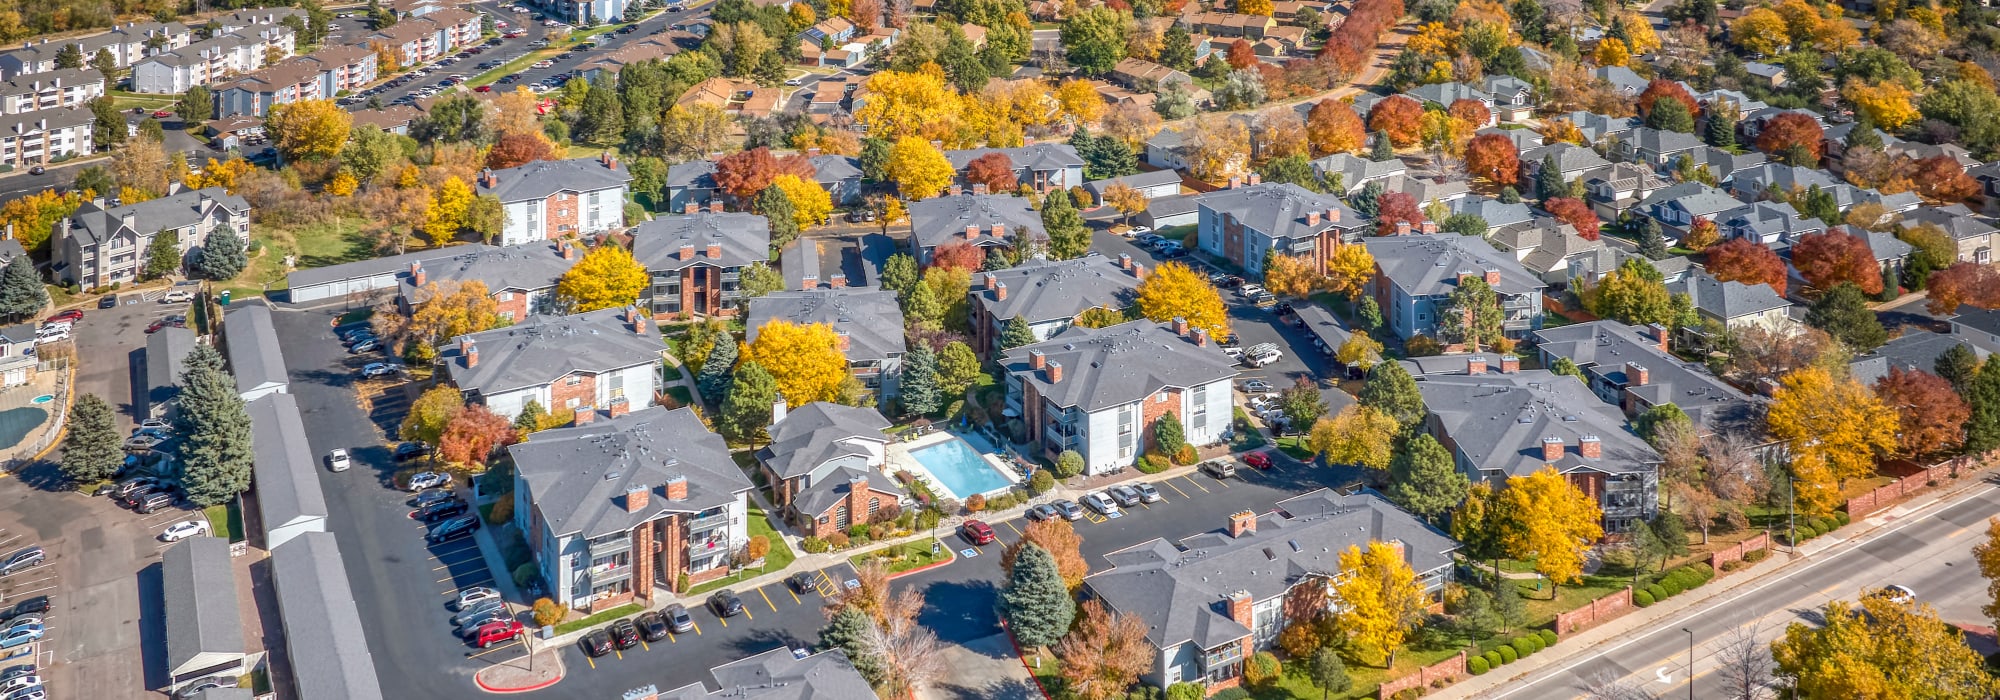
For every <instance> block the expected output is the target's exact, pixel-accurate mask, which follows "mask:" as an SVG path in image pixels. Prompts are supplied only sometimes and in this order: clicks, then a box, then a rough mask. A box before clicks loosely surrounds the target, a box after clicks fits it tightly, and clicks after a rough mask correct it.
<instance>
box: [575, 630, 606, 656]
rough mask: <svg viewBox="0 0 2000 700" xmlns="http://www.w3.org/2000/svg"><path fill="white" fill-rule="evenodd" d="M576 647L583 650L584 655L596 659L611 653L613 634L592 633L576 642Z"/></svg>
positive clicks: (602, 631)
mask: <svg viewBox="0 0 2000 700" xmlns="http://www.w3.org/2000/svg"><path fill="white" fill-rule="evenodd" d="M576 645H577V647H579V648H581V649H583V653H584V655H586V656H589V657H590V658H593V659H595V658H597V657H600V656H603V655H605V654H609V653H611V633H609V632H605V631H604V630H597V631H594V632H591V633H590V634H586V635H583V638H582V639H579V640H576Z"/></svg>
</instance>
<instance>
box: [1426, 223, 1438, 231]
mask: <svg viewBox="0 0 2000 700" xmlns="http://www.w3.org/2000/svg"><path fill="white" fill-rule="evenodd" d="M1423 231H1424V233H1437V232H1438V222H1435V221H1426V222H1424V228H1423Z"/></svg>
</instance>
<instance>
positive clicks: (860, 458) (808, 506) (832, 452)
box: [757, 401, 907, 537]
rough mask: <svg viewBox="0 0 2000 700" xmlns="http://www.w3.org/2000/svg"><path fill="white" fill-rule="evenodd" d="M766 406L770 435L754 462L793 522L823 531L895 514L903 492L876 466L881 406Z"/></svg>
mask: <svg viewBox="0 0 2000 700" xmlns="http://www.w3.org/2000/svg"><path fill="white" fill-rule="evenodd" d="M771 410H772V412H773V413H774V414H775V415H774V418H775V420H774V422H772V423H771V428H770V431H769V432H770V434H771V442H770V444H768V445H766V446H764V448H763V449H760V450H757V467H758V469H759V470H761V471H762V472H763V475H764V483H767V484H770V485H771V501H772V504H773V505H775V506H777V507H778V508H779V509H781V510H783V511H785V516H786V519H787V520H790V521H792V523H793V526H794V527H797V528H798V529H799V531H800V532H803V533H806V535H807V536H809V537H825V536H827V535H830V534H833V533H835V532H846V531H847V528H848V527H850V526H852V525H854V524H856V523H873V522H879V521H880V519H882V518H889V519H894V518H895V517H896V515H897V513H898V512H899V511H900V510H901V509H900V508H899V507H898V505H897V504H898V503H899V502H900V501H901V499H902V498H903V497H904V496H905V495H907V494H906V492H905V491H904V490H903V488H902V487H900V486H898V485H897V484H896V483H895V480H893V479H890V478H889V477H888V476H887V475H885V474H883V473H882V466H883V464H885V463H886V461H887V454H888V453H887V446H888V444H889V435H888V433H885V432H883V431H886V430H888V429H889V419H887V418H883V417H882V414H881V412H879V411H876V410H875V409H872V408H867V407H863V406H842V405H840V404H837V403H830V402H826V401H815V402H812V403H809V404H806V405H804V406H800V407H798V408H795V409H791V410H786V409H785V405H784V403H783V402H782V401H780V402H778V403H775V404H773V405H772V407H771Z"/></svg>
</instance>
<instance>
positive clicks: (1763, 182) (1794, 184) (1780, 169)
mask: <svg viewBox="0 0 2000 700" xmlns="http://www.w3.org/2000/svg"><path fill="white" fill-rule="evenodd" d="M1839 184H1841V182H1840V180H1839V179H1837V178H1835V177H1834V176H1833V175H1832V174H1829V173H1827V172H1826V171H1824V170H1819V169H1816V168H1802V167H1798V166H1795V165H1785V164H1783V163H1771V162H1766V163H1764V164H1762V165H1758V166H1756V167H1752V168H1749V169H1747V170H1742V171H1739V172H1737V173H1736V176H1735V177H1734V178H1733V179H1732V184H1731V187H1732V188H1734V189H1735V190H1737V191H1739V192H1749V193H1753V194H1757V195H1762V194H1763V193H1764V191H1765V190H1767V189H1770V188H1772V187H1776V188H1777V189H1778V190H1779V191H1783V192H1790V191H1792V189H1793V188H1798V189H1806V188H1810V187H1812V186H1813V185H1819V187H1820V189H1823V190H1824V189H1832V188H1833V187H1834V186H1835V185H1839Z"/></svg>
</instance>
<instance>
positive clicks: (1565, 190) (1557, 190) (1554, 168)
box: [1535, 153, 1569, 199]
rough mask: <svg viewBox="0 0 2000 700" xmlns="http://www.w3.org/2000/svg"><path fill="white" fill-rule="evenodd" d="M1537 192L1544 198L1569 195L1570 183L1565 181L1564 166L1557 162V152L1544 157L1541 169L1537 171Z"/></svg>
mask: <svg viewBox="0 0 2000 700" xmlns="http://www.w3.org/2000/svg"><path fill="white" fill-rule="evenodd" d="M1535 192H1536V194H1537V195H1538V196H1540V197H1541V198H1542V199H1549V198H1551V197H1567V196H1569V183H1567V182H1563V177H1562V168H1561V166H1559V165H1557V164H1556V154H1554V153H1550V154H1548V155H1547V156H1543V157H1542V167H1541V169H1539V170H1537V171H1535Z"/></svg>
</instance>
